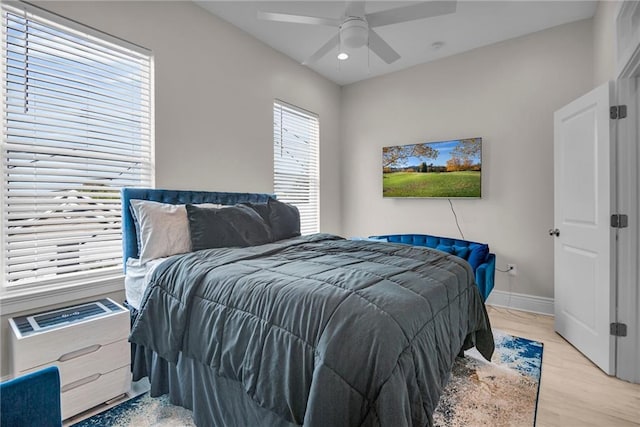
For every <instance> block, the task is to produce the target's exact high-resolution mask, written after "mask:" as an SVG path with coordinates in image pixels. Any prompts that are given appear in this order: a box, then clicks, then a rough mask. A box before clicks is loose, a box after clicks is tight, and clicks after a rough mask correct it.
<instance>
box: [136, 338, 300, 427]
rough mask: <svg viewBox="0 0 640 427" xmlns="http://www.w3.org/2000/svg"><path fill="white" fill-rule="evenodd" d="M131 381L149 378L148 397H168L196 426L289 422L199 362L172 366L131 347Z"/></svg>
mask: <svg viewBox="0 0 640 427" xmlns="http://www.w3.org/2000/svg"><path fill="white" fill-rule="evenodd" d="M132 350H133V351H134V352H133V353H132V359H133V364H132V367H131V370H132V372H133V380H134V381H138V380H140V379H142V378H144V377H148V378H149V382H150V383H151V390H150V391H149V394H150V395H151V397H158V396H162V395H164V394H168V395H169V401H170V402H171V403H172V404H174V405H178V406H182V407H184V408H187V409H190V410H192V411H193V413H194V421H195V423H196V425H197V426H207V427H208V426H212V427H213V426H220V427H223V426H224V427H233V426H238V427H245V426H276V427H277V426H283V427H285V426H286V427H291V426H295V425H296V424H292V423H289V422H287V421H285V420H283V419H282V418H280V417H279V416H277V415H276V414H274V413H273V412H271V411H269V410H267V409H264V408H262V407H261V406H259V405H258V404H257V403H256V402H254V401H253V400H252V399H251V398H250V397H249V396H248V395H247V394H246V392H245V391H244V390H243V389H242V384H241V383H238V382H237V381H231V380H229V379H227V378H223V377H219V376H216V375H215V374H214V373H213V372H212V370H211V368H209V367H208V366H204V365H203V364H201V363H200V362H198V361H196V360H194V359H192V358H189V357H183V356H182V354H181V355H180V356H179V357H178V363H177V364H175V365H174V364H173V363H170V362H167V361H166V360H164V359H162V358H161V357H159V356H158V355H157V354H156V353H154V352H152V351H150V350H146V349H144V348H142V347H140V346H136V345H135V344H132Z"/></svg>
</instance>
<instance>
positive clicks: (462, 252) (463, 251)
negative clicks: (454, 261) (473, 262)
mask: <svg viewBox="0 0 640 427" xmlns="http://www.w3.org/2000/svg"><path fill="white" fill-rule="evenodd" d="M469 252H471V249H469V248H468V247H466V246H456V245H453V254H454V255H456V256H459V257H460V258H462V259H467V257H469Z"/></svg>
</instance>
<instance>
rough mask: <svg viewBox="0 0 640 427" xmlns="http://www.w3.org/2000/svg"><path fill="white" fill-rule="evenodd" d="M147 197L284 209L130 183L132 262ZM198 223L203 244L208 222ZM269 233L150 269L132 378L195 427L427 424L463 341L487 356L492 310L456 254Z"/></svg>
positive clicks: (139, 310) (259, 200) (267, 199)
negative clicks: (137, 216) (136, 209)
mask: <svg viewBox="0 0 640 427" xmlns="http://www.w3.org/2000/svg"><path fill="white" fill-rule="evenodd" d="M137 200H148V201H155V202H162V203H164V204H169V205H176V204H187V205H186V206H187V210H188V212H189V215H190V216H189V219H190V220H192V213H193V212H197V213H198V214H203V215H204V214H207V215H209V214H210V215H213V214H214V213H215V214H216V215H219V214H220V212H222V211H225V212H230V211H228V210H227V209H231V208H226V209H225V208H223V207H221V206H220V205H236V206H237V204H242V203H244V204H245V205H242V206H240V207H242V209H245V208H244V206H251V207H252V209H254V210H255V211H260V210H261V209H263V208H264V206H271V205H273V206H276V207H277V206H280V205H278V204H277V203H279V202H277V201H274V200H275V199H274V198H273V197H272V196H270V195H268V194H254V193H219V192H192V191H172V190H154V189H136V188H129V189H123V190H122V202H123V250H124V257H125V260H128V259H130V258H131V259H137V258H138V257H141V255H142V254H141V253H140V249H141V248H139V244H140V242H139V240H140V239H141V237H140V236H139V235H138V234H140V233H136V226H135V221H134V217H133V215H132V209H131V207H132V204H136V203H138V202H136V201H137ZM192 203H193V204H200V203H211V204H213V205H214V206H213V207H194V206H192V205H191V204H192ZM274 209H275V208H274ZM278 209H279V208H278ZM245 210H246V209H245ZM227 215H230V214H227ZM270 219H273V217H268V216H267V217H265V223H268V222H269V220H270ZM270 224H271V225H272V226H273V230H274V231H273V236H275V235H276V231H275V230H276V229H277V227H276V224H275V222H272V223H270ZM189 226H190V227H191V228H190V231H191V233H192V236H191V237H192V243H193V245H194V246H193V248H192V249H199V248H200V246H197V245H196V243H198V242H197V241H195V240H193V238H194V233H195V235H199V234H198V233H200V228H197V229H194V228H193V226H194V222H191V223H190V224H189ZM199 226H200V224H199V223H198V227H199ZM164 228H165V229H167V228H171V227H164ZM194 230H196V231H194ZM219 232H220V231H219V230H217V231H216V233H219ZM256 234H259V233H258V231H256V233H253V234H251V235H247V234H246V233H245V235H244V236H243V238H246V239H249V240H248V241H250V240H251V239H254V238H255V235H256ZM216 236H217V234H216ZM273 236H271V235H270V238H269V239H268V241H266V242H263V241H262V240H264V239H262V238H260V239H257V240H256V242H258V243H260V244H254V243H255V242H249V243H248V244H246V245H242V246H244V247H214V248H207V249H199V250H195V251H189V252H186V253H182V254H177V255H172V256H168V257H166V258H163V259H162V260H161V261H160V262H156V264H155V265H154V267H153V270H152V272H151V273H147V274H144V275H143V276H144V277H145V280H144V281H145V282H146V283H145V284H144V289H143V290H142V291H140V290H138V291H137V295H141V297H140V298H139V301H136V303H135V304H133V305H134V306H132V307H131V311H132V331H131V336H130V341H131V342H132V347H133V356H132V357H133V360H132V371H133V376H134V380H137V379H140V378H143V377H148V378H149V381H150V384H151V391H150V393H151V395H152V396H159V395H163V394H168V395H169V399H170V401H171V402H172V403H174V404H177V405H180V406H183V407H186V408H189V409H192V410H193V413H194V421H195V422H196V424H197V425H199V426H249V425H251V426H258V425H265V426H293V425H305V426H394V427H395V426H429V425H431V424H432V413H433V411H434V409H435V407H436V405H437V403H438V399H439V396H440V393H441V390H442V388H443V387H444V385H445V384H446V381H447V380H448V378H449V376H450V371H451V367H452V365H453V362H454V360H455V358H456V357H457V355H458V354H459V353H460V351H461V350H463V349H467V348H470V347H472V346H475V347H476V348H477V349H478V350H479V351H480V352H481V353H482V354H483V355H484V356H485V357H486V358H490V357H491V353H492V352H493V336H492V334H491V327H490V325H489V320H488V317H487V314H486V310H485V307H484V304H483V302H482V298H481V296H480V294H479V292H478V289H477V287H476V285H475V283H474V278H473V272H472V270H471V268H470V266H469V265H468V263H466V262H465V261H464V260H462V259H460V258H459V257H455V256H452V255H450V254H447V253H444V252H440V251H437V250H432V249H429V248H421V247H413V246H406V245H397V244H393V243H386V242H374V241H361V240H360V241H358V240H346V239H343V238H341V237H339V236H334V235H330V234H315V235H311V236H296V235H293V236H289V237H287V238H272V237H273ZM147 237H148V236H147ZM209 237H211V235H210V236H209ZM143 245H144V243H143ZM196 246H197V247H196ZM125 265H127V269H128V270H133V268H132V267H131V266H132V265H133V264H132V263H131V262H129V263H127V264H125ZM145 265H146V264H145ZM138 276H140V274H138ZM137 282H138V283H139V282H140V280H138V281H137ZM127 294H128V295H129V290H127ZM132 295H133V294H132Z"/></svg>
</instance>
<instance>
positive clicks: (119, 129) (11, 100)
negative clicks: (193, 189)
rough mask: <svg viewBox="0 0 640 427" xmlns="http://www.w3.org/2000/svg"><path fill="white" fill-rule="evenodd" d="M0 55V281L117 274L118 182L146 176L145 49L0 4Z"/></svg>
mask: <svg viewBox="0 0 640 427" xmlns="http://www.w3.org/2000/svg"><path fill="white" fill-rule="evenodd" d="M1 59H2V83H3V85H2V96H3V99H2V113H3V114H2V149H1V156H2V173H3V177H2V182H1V184H0V186H1V189H2V215H1V216H2V247H3V261H2V273H3V274H2V275H3V279H4V280H3V283H4V286H5V287H6V288H14V289H15V288H16V287H21V286H35V285H44V284H48V285H56V284H60V283H69V282H71V281H74V280H80V281H86V280H89V279H98V278H101V277H108V276H110V275H113V274H118V273H120V272H121V265H122V243H121V242H122V241H121V234H122V233H121V227H120V224H121V211H120V209H121V207H120V194H119V191H120V188H121V187H126V186H150V185H151V184H152V180H153V173H152V172H153V171H152V127H151V123H152V108H151V106H152V103H151V77H152V76H151V56H150V54H149V52H145V51H144V50H143V49H141V48H139V47H137V46H134V45H131V46H128V44H127V43H126V42H122V41H118V42H117V43H115V42H114V41H113V38H112V37H111V36H108V35H102V34H99V33H98V32H97V31H95V30H92V29H90V28H86V30H85V29H83V28H82V26H80V25H79V24H77V23H75V22H71V21H69V22H66V20H64V19H63V18H60V17H57V16H53V15H49V14H47V13H46V12H44V11H40V10H38V9H34V8H29V7H27V5H25V6H24V8H23V7H11V6H8V5H3V6H2V57H1Z"/></svg>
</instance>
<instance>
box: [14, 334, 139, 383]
mask: <svg viewBox="0 0 640 427" xmlns="http://www.w3.org/2000/svg"><path fill="white" fill-rule="evenodd" d="M130 350H131V344H130V343H129V341H127V340H120V341H118V342H114V343H111V344H107V345H99V344H95V345H92V346H89V347H85V348H82V349H79V350H76V351H73V352H70V353H67V354H64V355H62V356H60V358H59V360H57V361H55V362H53V363H51V364H47V365H45V366H57V367H58V369H59V370H60V386H61V387H64V386H66V385H67V384H70V383H72V382H75V381H78V380H80V379H82V378H86V377H87V376H89V375H92V374H106V373H107V372H111V371H113V370H114V369H118V368H121V367H123V366H129V363H131V353H130ZM45 366H37V367H35V368H33V369H29V370H27V371H23V372H20V374H21V375H22V374H23V373H28V372H32V371H37V370H39V369H42V368H44V367H45Z"/></svg>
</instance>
